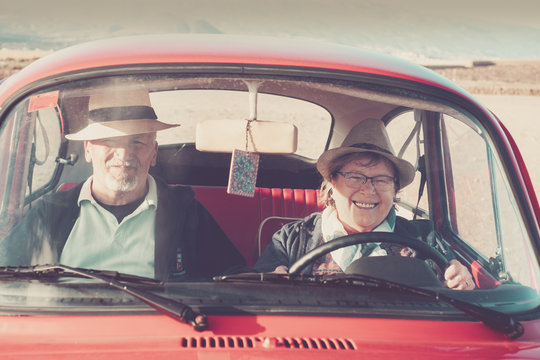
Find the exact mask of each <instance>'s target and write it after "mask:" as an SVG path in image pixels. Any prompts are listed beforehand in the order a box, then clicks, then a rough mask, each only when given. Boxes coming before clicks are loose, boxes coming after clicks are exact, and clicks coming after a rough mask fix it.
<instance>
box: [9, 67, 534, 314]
mask: <svg viewBox="0 0 540 360" xmlns="http://www.w3.org/2000/svg"><path fill="white" fill-rule="evenodd" d="M253 84H256V85H253ZM392 91H393V90H392V89H391V88H389V89H388V90H387V91H386V92H381V91H378V92H371V91H369V90H366V89H365V88H363V87H362V86H360V84H356V83H354V82H351V83H345V82H343V81H342V80H340V82H339V83H337V84H329V83H328V82H324V83H323V82H317V81H315V80H313V79H312V78H309V79H307V80H306V79H298V78H286V77H283V76H281V77H276V78H272V77H271V76H259V77H256V78H255V77H249V78H248V77H247V76H244V77H242V76H230V77H225V76H210V75H204V76H200V77H195V76H191V77H178V76H172V75H171V76H165V75H160V76H130V77H127V76H118V77H103V78H99V77H95V78H93V79H92V80H84V81H71V82H69V83H66V84H61V85H56V86H53V87H49V88H46V89H41V90H40V91H39V92H37V93H29V94H26V95H25V96H22V97H21V98H20V99H19V100H18V101H17V102H16V103H15V104H14V105H13V106H12V107H10V109H9V110H8V111H4V112H3V113H2V115H1V116H2V118H1V120H2V123H1V128H0V141H1V144H0V146H1V149H2V151H1V152H0V165H1V166H2V172H1V173H0V196H1V199H2V200H1V203H0V267H2V268H1V269H2V271H3V272H4V275H5V276H4V277H2V274H0V279H1V280H0V281H1V282H0V307H1V306H8V307H21V308H27V309H34V308H36V307H37V306H45V307H47V306H48V307H50V308H51V309H54V310H55V311H56V310H59V309H60V310H61V309H63V308H65V307H68V308H69V307H77V308H81V307H82V308H85V307H89V308H94V307H95V308H99V307H100V306H102V305H103V304H107V305H108V306H113V307H115V308H118V309H120V308H124V307H126V306H127V307H130V306H134V307H137V306H140V307H141V309H143V308H144V309H145V310H144V311H149V310H148V309H147V308H146V307H144V306H142V303H141V302H140V301H139V300H137V299H134V298H133V297H131V296H130V295H129V294H126V293H122V292H119V291H118V290H117V289H112V288H110V287H108V286H107V284H106V283H103V282H100V281H96V280H95V279H94V280H88V279H84V280H83V279H78V278H64V277H63V276H56V275H51V274H50V273H48V274H47V276H44V275H43V273H41V272H39V271H38V272H32V271H27V272H24V276H19V277H17V276H15V275H14V272H13V269H19V270H21V269H26V270H28V268H23V267H27V266H34V265H45V264H62V265H66V266H70V267H74V268H86V269H97V270H110V271H115V272H120V273H126V274H131V275H136V276H140V277H145V278H151V279H156V280H157V281H158V282H163V284H164V285H163V286H161V287H156V286H157V285H156V284H150V285H149V284H147V283H145V284H142V285H141V284H140V283H137V286H143V287H144V286H148V287H149V289H150V290H151V291H154V290H157V291H160V292H163V294H164V295H165V296H169V297H171V298H176V299H183V301H185V302H187V303H191V304H193V303H195V304H197V303H200V302H201V301H204V302H205V306H206V307H209V308H211V307H212V306H217V305H216V304H217V303H219V304H221V305H220V306H224V305H223V304H227V306H225V307H231V308H232V307H236V306H247V307H249V308H250V309H251V311H255V312H257V311H263V310H261V308H260V307H259V306H260V305H261V304H263V305H264V306H263V308H266V309H269V308H271V307H272V306H270V305H272V304H279V306H278V307H280V308H281V309H282V310H283V311H286V310H285V308H284V307H294V308H295V309H296V310H297V311H307V310H306V309H311V310H309V311H313V307H315V308H317V309H319V310H320V308H325V309H326V310H325V311H330V312H331V313H343V311H344V310H343V308H348V307H347V301H349V300H350V299H359V296H360V294H362V291H361V290H360V288H361V287H358V288H356V287H355V286H353V285H351V284H349V285H348V286H344V285H343V284H337V283H335V282H332V284H331V285H330V283H328V284H326V285H324V284H323V283H317V286H316V287H313V286H312V284H313V278H312V277H313V276H334V275H335V274H343V273H346V274H351V273H352V274H356V273H362V274H366V275H369V276H374V277H376V278H382V279H386V280H389V281H393V282H396V283H400V284H404V285H407V286H416V287H424V288H430V289H438V290H437V291H443V292H447V293H448V294H450V295H452V296H457V297H460V298H461V299H463V300H466V301H469V302H474V303H476V304H479V305H483V306H486V307H495V308H497V309H498V310H500V311H503V312H508V313H512V312H516V311H525V310H530V309H532V308H534V307H536V306H538V304H539V298H538V295H537V291H538V289H539V276H540V275H539V273H538V269H539V265H538V262H537V260H536V258H535V257H534V255H533V254H534V251H533V248H532V245H531V240H530V238H529V235H528V230H527V227H526V225H525V224H526V222H525V221H524V220H523V218H522V212H521V210H520V204H519V201H518V200H517V199H518V197H517V196H516V194H515V192H514V191H513V190H512V189H513V186H512V182H511V181H510V180H509V178H508V176H507V171H506V170H505V169H504V166H503V163H504V161H502V159H501V157H502V156H505V155H500V151H499V150H498V149H497V148H496V146H495V144H496V142H497V139H492V138H490V137H489V136H488V135H487V132H486V131H485V130H484V129H483V127H482V125H481V122H480V120H478V119H473V118H471V117H469V116H466V115H464V114H461V113H459V112H458V111H457V110H455V109H451V108H449V107H448V106H447V105H444V104H439V103H437V102H435V101H431V100H418V98H417V97H415V96H414V94H410V95H408V94H406V93H404V92H401V93H399V94H397V93H393V92H392ZM358 126H362V128H361V129H360V128H359V127H358ZM381 126H382V128H381ZM385 126H386V127H385ZM357 129H360V130H357ZM381 129H383V130H381ZM386 132H387V135H388V138H389V139H390V140H389V141H390V143H391V144H390V145H388V143H387V142H386V140H384V136H380V137H377V136H378V135H377V134H385V133H386ZM353 138H354V139H353ZM343 141H344V142H345V144H348V145H347V146H346V150H343V149H341V150H339V149H338V151H328V152H325V150H326V149H327V147H328V146H329V147H330V148H334V147H338V146H339V145H340V144H341V143H342V142H343ZM327 144H330V145H327ZM351 149H352V150H351ZM374 153H379V155H377V156H378V157H366V154H367V155H369V154H371V155H369V156H373V154H374ZM321 154H323V156H321ZM381 154H382V155H381ZM319 156H321V158H319ZM347 156H349V157H347ZM317 160H318V163H317ZM317 164H318V165H317ZM323 182H324V184H325V186H324V187H322V188H321V183H323ZM355 233H370V234H371V235H369V236H367V237H365V238H364V237H362V236H360V238H361V239H360V240H354V241H355V243H354V244H352V243H350V242H348V241H350V240H351V237H350V236H348V237H347V236H346V235H352V234H355ZM388 233H393V234H388ZM295 234H299V235H295ZM342 237H345V242H343V243H342V244H341V243H340V244H338V245H336V247H334V248H331V249H329V250H328V251H326V252H321V253H320V254H319V255H318V256H314V257H313V258H309V256H310V254H309V252H310V250H316V249H317V250H320V249H321V248H322V246H323V245H325V244H328V243H330V242H332V241H335V242H332V243H331V245H332V246H334V244H337V243H338V242H339V241H341V240H343V239H340V238H342ZM304 256H305V257H307V258H305V259H304V258H303V257H304ZM300 259H302V261H303V262H304V263H303V265H302V266H299V265H298V264H295V263H296V261H300ZM293 265H298V266H293ZM8 267H9V268H8ZM450 268H451V269H453V270H452V271H454V272H455V274H458V275H459V276H458V275H452V274H450V275H449V272H452V271H449V270H448V269H450ZM8 270H9V271H8ZM274 271H275V272H278V273H287V272H290V273H297V274H303V275H305V276H306V278H305V279H304V280H306V279H311V280H309V281H308V280H306V281H305V282H303V281H302V280H301V279H300V280H299V279H298V278H295V280H294V282H292V281H289V282H288V281H287V280H286V279H287V278H286V277H284V278H279V281H278V282H277V283H276V281H275V280H276V279H274V278H267V279H266V280H264V279H262V278H261V279H260V282H262V283H264V284H265V286H260V284H259V283H258V281H257V280H255V279H253V278H249V280H246V279H244V280H241V279H239V278H238V279H236V280H235V279H234V278H233V280H231V279H230V278H229V279H228V280H227V281H217V282H216V281H214V277H216V276H221V275H225V274H239V273H258V272H264V273H268V272H274ZM310 276H311V277H310ZM269 279H270V280H269ZM131 280H132V279H131ZM131 280H130V281H131ZM232 283H234V284H235V285H234V286H231V284H232ZM299 284H300V286H306V289H305V293H304V294H298V293H296V290H295V287H296V286H298V285H299ZM315 288H316V289H319V290H316V293H314V291H315V290H314V289H315ZM276 289H278V290H279V291H278V292H276ZM321 289H323V290H321ZM336 289H338V290H336ZM89 294H90V295H89ZM247 294H249V299H251V300H249V299H248V300H246V296H247ZM330 294H333V295H332V297H330ZM364 295H365V294H364ZM386 296H390V298H391V299H392V301H393V300H395V301H396V303H395V304H393V305H389V304H391V302H386V303H385V304H387V305H385V306H390V307H392V308H393V309H395V310H396V313H398V312H399V311H401V310H403V309H402V308H400V307H399V305H397V304H398V300H399V299H404V298H407V297H409V296H413V295H411V294H408V295H404V294H396V293H392V294H391V295H388V294H386ZM314 298H315V299H317V300H314V301H311V300H312V299H314ZM323 298H324V300H321V299H323ZM21 299H23V300H21ZM44 299H45V300H44ZM66 299H68V300H66ZM69 299H71V300H69ZM95 299H99V300H95ZM201 299H204V300H201ZM72 300H73V301H72ZM342 300H343V303H339V302H340V301H342ZM43 301H45V304H47V305H43V304H44V302H43ZM213 301H214V302H216V303H213ZM310 301H311V302H310ZM321 301H322V302H321ZM354 301H356V300H354ZM365 301H368V300H367V299H365ZM387 301H389V300H388V299H387ZM333 302H337V303H339V305H335V303H333ZM269 306H270V307H269ZM438 306H442V305H438ZM302 307H304V308H302ZM299 308H302V309H303V310H299ZM353 308H354V307H353ZM400 309H401V310H400ZM444 309H445V311H447V310H448V308H447V307H445V308H444ZM94 310H96V309H94ZM349 310H351V311H352V309H351V308H349ZM387 310H388V309H387ZM409 310H410V309H409ZM416 310H418V309H413V310H412V311H413V312H414V311H416ZM216 311H217V310H216ZM355 311H356V310H355ZM452 311H454V310H452Z"/></svg>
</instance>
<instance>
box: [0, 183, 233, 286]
mask: <svg viewBox="0 0 540 360" xmlns="http://www.w3.org/2000/svg"><path fill="white" fill-rule="evenodd" d="M156 184H157V191H158V207H157V210H156V223H155V251H154V254H155V258H154V269H155V277H156V278H157V279H161V280H172V279H171V277H177V276H180V275H192V276H203V277H209V276H213V275H216V274H221V273H223V272H225V271H226V270H227V269H230V268H233V267H237V266H243V265H244V259H243V257H242V255H241V254H240V253H239V252H238V250H237V249H236V247H235V246H234V245H233V244H232V243H231V242H230V240H229V239H228V237H227V235H225V233H224V232H223V230H222V229H221V228H220V227H219V225H218V224H217V222H216V221H215V219H214V218H213V217H212V215H211V214H210V213H209V212H208V210H206V208H205V207H204V206H203V205H202V204H201V203H200V202H199V201H197V200H196V199H195V197H194V192H193V189H191V187H188V186H175V187H170V186H168V185H166V184H163V183H161V182H160V181H157V180H156ZM81 188H82V183H81V184H78V185H77V186H75V187H74V188H72V189H70V190H68V191H60V192H56V193H53V194H49V195H46V196H44V197H43V198H42V199H40V200H38V201H36V202H35V203H34V204H33V205H32V209H31V210H30V211H29V212H28V214H27V215H26V217H25V218H24V219H23V221H21V222H20V223H19V224H17V225H16V226H15V227H14V229H13V230H12V231H11V233H10V234H9V235H8V236H7V237H6V238H5V239H3V240H2V241H0V265H3V266H6V265H13V266H17V265H35V264H54V263H58V260H59V258H60V255H61V253H62V249H63V248H64V245H65V243H66V241H67V239H68V236H69V234H70V232H71V230H72V228H73V226H74V224H75V221H76V220H77V218H78V216H79V211H80V208H79V206H78V204H77V200H78V197H79V193H80V190H81ZM109 270H114V269H109Z"/></svg>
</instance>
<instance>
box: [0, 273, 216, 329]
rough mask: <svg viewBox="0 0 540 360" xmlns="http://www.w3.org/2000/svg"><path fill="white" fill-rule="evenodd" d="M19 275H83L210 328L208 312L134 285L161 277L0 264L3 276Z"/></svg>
mask: <svg viewBox="0 0 540 360" xmlns="http://www.w3.org/2000/svg"><path fill="white" fill-rule="evenodd" d="M7 276H9V277H16V278H21V277H24V278H33V279H35V278H50V277H52V278H58V277H81V278H87V279H94V280H99V281H102V282H104V283H106V284H108V285H110V286H111V287H113V288H116V289H119V290H121V291H123V292H126V293H128V294H130V295H131V296H133V297H135V298H137V299H139V300H141V301H142V302H144V303H145V304H147V305H149V306H151V307H152V308H154V309H155V310H157V311H159V312H161V313H162V314H165V315H167V316H169V317H171V318H173V319H175V320H177V321H180V322H183V323H186V324H190V325H192V326H193V328H194V329H195V330H197V331H203V330H205V329H206V328H207V327H208V319H207V317H206V315H204V314H202V313H199V312H196V311H195V310H193V309H192V308H191V307H189V306H188V305H185V304H183V303H181V302H179V301H175V300H172V299H169V298H167V297H164V296H160V295H157V294H154V293H152V292H149V291H145V290H142V289H138V288H136V287H134V286H131V284H136V285H143V284H146V285H148V284H151V285H159V284H161V283H160V282H159V281H158V280H154V279H150V278H145V277H141V276H136V275H129V274H122V273H118V272H116V271H106V270H93V269H82V268H74V267H70V266H66V265H36V266H2V267H0V279H2V278H3V277H7Z"/></svg>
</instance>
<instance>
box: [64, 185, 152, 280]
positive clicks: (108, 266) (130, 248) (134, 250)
mask: <svg viewBox="0 0 540 360" xmlns="http://www.w3.org/2000/svg"><path fill="white" fill-rule="evenodd" d="M147 183H148V193H147V194H146V197H145V199H144V200H143V202H142V203H141V204H140V205H139V207H137V209H135V211H133V212H132V213H131V214H129V215H128V216H126V217H125V218H124V219H122V221H121V222H120V223H118V221H117V220H116V217H115V216H114V215H113V214H112V213H110V212H109V211H107V210H105V209H104V208H103V207H102V206H101V205H99V204H98V203H97V202H96V200H95V199H94V197H93V196H92V192H91V184H92V177H90V178H89V179H88V180H86V182H85V183H84V184H83V186H82V189H81V192H80V194H79V199H78V205H79V207H80V209H81V210H80V214H79V217H78V218H77V221H76V222H75V225H74V226H73V229H72V230H71V233H70V234H69V237H68V239H67V241H66V245H65V246H64V249H63V250H62V254H61V255H60V263H61V264H64V265H68V266H74V267H83V268H91V269H100V270H115V271H119V272H123V273H128V274H134V275H139V276H146V277H151V278H153V277H154V238H155V235H154V234H155V232H154V227H155V220H156V208H157V202H158V198H157V187H156V182H155V180H154V179H153V178H152V177H151V176H150V175H149V176H148V180H147Z"/></svg>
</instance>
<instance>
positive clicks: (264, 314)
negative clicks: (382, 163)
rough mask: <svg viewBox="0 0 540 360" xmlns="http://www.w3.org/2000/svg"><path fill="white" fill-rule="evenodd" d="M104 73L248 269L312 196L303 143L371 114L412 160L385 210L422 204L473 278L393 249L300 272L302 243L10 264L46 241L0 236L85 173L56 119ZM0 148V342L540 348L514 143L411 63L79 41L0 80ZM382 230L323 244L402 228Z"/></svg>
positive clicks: (326, 350) (511, 354)
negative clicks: (450, 282)
mask: <svg viewBox="0 0 540 360" xmlns="http://www.w3.org/2000/svg"><path fill="white" fill-rule="evenodd" d="M115 89H121V90H122V91H124V90H126V89H127V90H130V89H144V90H146V91H148V92H149V93H150V99H151V103H152V106H153V108H154V109H155V112H156V114H157V116H158V118H159V119H160V120H162V121H164V122H167V123H171V124H180V125H181V126H179V127H176V128H173V129H169V130H166V131H163V132H160V133H158V143H159V148H158V150H157V151H158V153H157V164H156V166H154V167H153V168H152V169H151V174H152V175H153V176H154V177H160V178H161V179H164V181H166V182H167V183H168V184H170V185H174V186H191V187H192V188H193V190H194V191H195V196H196V198H197V199H198V200H199V201H200V202H201V203H202V204H203V205H204V206H205V207H206V209H207V210H208V211H209V212H210V213H211V214H212V216H213V217H214V218H215V220H216V221H217V223H218V224H219V225H220V227H221V228H222V229H223V231H224V232H225V234H226V235H227V236H228V238H229V239H230V240H231V242H232V243H233V244H234V245H235V247H236V248H237V250H238V251H239V252H240V253H241V255H242V256H243V258H244V260H245V262H246V266H247V267H252V266H253V265H254V263H255V261H256V260H257V258H258V257H259V256H260V254H261V252H262V251H263V249H264V248H265V247H266V246H267V245H268V244H269V242H270V241H271V237H272V234H273V233H274V232H275V231H276V230H278V229H279V228H280V227H281V226H283V225H284V224H286V223H288V222H291V221H294V220H296V219H300V218H303V217H305V216H307V215H309V214H311V213H313V212H317V211H321V210H322V209H323V208H324V206H323V205H321V203H320V202H319V201H318V199H319V197H320V191H319V186H320V184H321V176H320V175H319V173H318V172H317V169H316V166H315V164H316V160H317V158H318V156H319V155H320V154H321V153H322V152H323V151H325V150H326V149H329V148H333V147H336V146H339V145H340V144H341V142H342V141H343V139H344V137H345V136H346V135H347V133H348V132H349V130H350V129H351V128H352V127H353V126H354V125H355V124H357V123H358V122H360V121H362V120H364V119H367V118H376V119H380V120H382V121H383V122H384V124H385V125H386V129H387V132H388V134H389V136H390V139H391V141H392V143H393V144H394V148H395V150H396V153H398V152H399V156H401V157H403V158H405V159H407V160H408V161H409V162H410V163H412V164H414V165H416V168H417V173H416V177H415V180H414V182H413V183H412V184H411V185H409V186H407V187H406V188H405V189H403V190H402V191H401V192H400V193H399V194H398V195H399V196H398V199H396V202H395V208H396V211H397V212H398V214H399V215H401V216H403V217H405V218H408V219H413V218H417V219H429V220H431V221H432V222H433V224H434V226H435V229H436V230H437V231H438V232H439V233H440V234H441V235H442V237H443V239H444V241H445V242H446V245H447V246H448V247H449V248H450V249H451V250H452V251H453V252H454V253H455V255H456V258H457V260H459V261H460V262H461V264H463V265H464V266H466V267H467V269H468V271H469V272H470V273H471V274H472V276H473V279H474V281H475V289H474V290H452V289H448V288H446V287H444V286H443V284H442V283H441V282H437V281H435V282H429V283H425V282H422V281H421V280H420V279H422V278H424V275H425V274H422V273H421V271H420V270H414V269H413V270H411V269H410V268H408V267H402V266H403V264H401V262H400V261H390V262H389V261H385V260H384V259H382V258H391V257H379V258H381V259H380V260H381V261H384V263H381V264H382V267H383V268H384V271H382V272H381V273H380V274H379V275H378V276H373V275H370V274H363V273H346V274H339V275H336V276H331V275H328V276H326V275H325V276H312V275H305V274H303V273H302V272H301V268H302V266H303V265H305V264H309V263H311V262H313V261H315V260H316V255H317V254H307V255H306V256H307V258H305V259H302V264H295V265H297V266H296V268H297V269H296V271H293V269H292V268H291V269H290V273H289V274H275V273H264V274H263V273H257V272H250V271H242V272H240V273H235V274H217V275H216V276H213V277H208V278H190V279H182V278H181V279H177V280H176V281H160V280H156V279H153V278H152V277H148V278H146V277H141V276H139V275H137V274H131V273H125V272H121V271H118V269H115V268H106V269H91V268H90V269H89V268H80V267H71V266H67V265H65V264H62V263H61V262H60V261H52V262H51V261H48V260H43V259H47V256H44V257H41V256H33V257H32V258H31V261H30V262H29V263H28V262H22V261H19V260H18V259H19V258H17V257H14V256H13V255H11V253H10V251H12V250H13V251H16V252H18V253H21V252H26V251H28V252H32V254H40V255H46V254H45V253H46V249H36V248H31V247H30V246H29V245H26V244H34V242H28V241H27V240H28V239H24V238H22V237H20V238H15V240H16V241H12V242H11V243H10V244H11V245H10V246H4V245H5V244H6V243H7V240H6V239H8V238H9V237H10V234H11V232H12V230H13V229H14V228H16V227H17V225H18V224H20V223H21V222H22V221H24V219H25V216H26V215H27V214H28V213H29V212H30V211H32V208H33V207H35V206H36V204H37V202H39V200H40V199H41V198H42V197H43V196H46V195H47V194H52V193H58V192H62V191H65V190H66V189H67V188H70V187H72V186H74V184H77V183H80V182H83V181H84V180H85V179H87V178H88V177H89V176H90V175H91V171H92V169H91V166H90V165H89V164H88V163H87V162H85V161H84V158H85V153H84V150H83V147H82V146H81V142H80V141H73V140H69V139H68V138H66V135H67V134H71V133H73V132H74V131H76V130H78V129H80V128H81V127H82V126H84V123H85V121H86V119H87V116H88V103H89V100H88V99H89V96H90V95H91V94H93V93H95V92H104V91H109V92H114V91H115ZM246 120H249V121H246ZM246 124H251V125H250V126H254V127H256V126H263V125H264V126H268V128H267V130H265V133H264V134H263V135H261V134H259V135H257V136H259V137H258V138H257V139H259V140H257V141H261V144H262V143H264V144H265V145H264V146H261V147H259V148H256V149H253V148H251V147H250V146H249V144H248V143H249V141H248V139H247V137H248V136H247V130H246ZM291 124H292V125H291ZM244 146H245V147H246V148H247V150H249V151H251V152H252V153H258V156H259V160H258V161H259V165H258V172H257V173H256V184H255V188H250V189H249V191H247V192H248V194H247V196H244V195H246V194H243V195H242V194H241V195H235V194H231V193H228V192H227V187H228V181H229V176H230V169H231V152H232V150H233V149H234V148H235V147H236V148H240V150H246V149H243V147H244ZM0 148H1V151H0V165H1V169H2V170H1V174H0V200H1V204H0V349H1V350H0V351H1V354H2V357H3V358H16V359H22V358H31V359H38V358H39V359H45V358H54V359H62V358H103V359H117V358H118V359H119V358H130V359H132V360H133V359H139V358H140V359H146V358H156V359H171V358H172V357H176V358H183V359H189V358H193V359H195V358H198V359H248V358H257V359H259V358H275V359H287V358H291V359H292V358H294V359H317V358H319V359H323V358H324V359H326V358H351V359H352V358H376V359H379V358H380V359H393V358H407V359H411V358H422V359H424V358H425V359H433V358H467V357H468V358H475V359H479V358H520V359H525V358H530V359H533V358H534V359H537V358H540V307H539V305H540V295H539V290H540V266H539V254H540V227H539V223H540V208H539V206H538V202H537V199H536V195H535V193H534V191H533V186H532V184H531V180H530V178H529V176H528V173H527V170H526V168H525V166H524V163H523V160H522V158H521V156H520V153H519V150H518V149H517V147H516V145H515V143H514V141H513V140H512V137H511V136H510V134H509V133H508V131H507V130H506V129H505V127H504V125H503V123H501V121H499V120H498V119H497V118H496V116H495V115H494V114H492V113H491V112H490V111H489V110H488V109H486V108H485V107H483V106H482V105H481V104H480V103H478V102H477V101H476V100H475V99H474V98H473V97H472V96H471V95H469V94H468V93H467V92H465V91H464V90H463V89H461V88H460V87H458V86H457V85H455V84H453V83H452V82H450V81H448V80H447V79H445V78H443V77H441V76H439V75H437V74H435V73H434V72H432V71H430V70H428V69H426V68H423V67H421V66H417V65H415V64H412V63H408V62H405V61H402V60H398V59H394V58H391V57H387V56H383V55H378V54H373V53H369V52H364V51H361V50H359V49H356V48H352V47H345V46H338V45H332V44H324V43H310V42H296V41H292V40H288V41H285V40H277V39H268V38H249V37H248V38H244V37H227V36H144V37H129V38H119V39H112V40H103V41H97V42H91V43H87V44H82V45H78V46H73V47H71V48H67V49H64V50H61V51H58V52H56V53H53V54H51V55H48V56H45V57H44V58H42V59H40V60H38V61H36V62H35V63H33V64H31V65H29V66H28V67H26V68H25V69H23V70H22V71H20V72H19V73H17V74H16V75H13V76H12V77H10V78H7V79H5V80H4V81H3V82H2V83H0ZM252 174H253V173H252ZM53 228H54V226H53ZM391 235H392V234H390V235H389V234H382V235H379V236H376V237H373V236H372V237H369V236H368V237H365V238H363V237H362V236H356V238H355V237H354V236H349V237H346V239H344V240H343V239H341V240H342V243H341V245H339V246H347V245H348V244H350V243H351V241H352V242H355V241H356V242H357V241H366V239H367V240H369V241H375V242H383V241H390V242H392V241H398V243H399V241H405V242H406V241H407V239H395V237H393V236H391ZM385 236H386V238H385ZM11 238H13V236H11ZM358 239H360V240H358ZM11 240H13V239H11ZM54 240H55V239H54V238H53V239H51V241H54ZM338 240H339V239H338ZM336 241H337V240H336ZM343 241H344V242H343ZM3 243H4V244H3ZM407 244H408V243H407ZM409 245H411V247H412V246H413V245H414V244H409ZM333 249H334V248H327V249H320V251H319V253H318V255H321V254H325V253H328V252H329V251H332V250H333ZM428 257H436V256H435V255H434V254H431V253H429V254H428ZM394 258H395V257H394ZM397 258H399V257H397ZM156 261H160V259H156ZM381 264H378V265H377V264H373V266H379V267H380V265H381ZM416 271H418V273H417V272H416ZM403 275H406V276H403Z"/></svg>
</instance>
